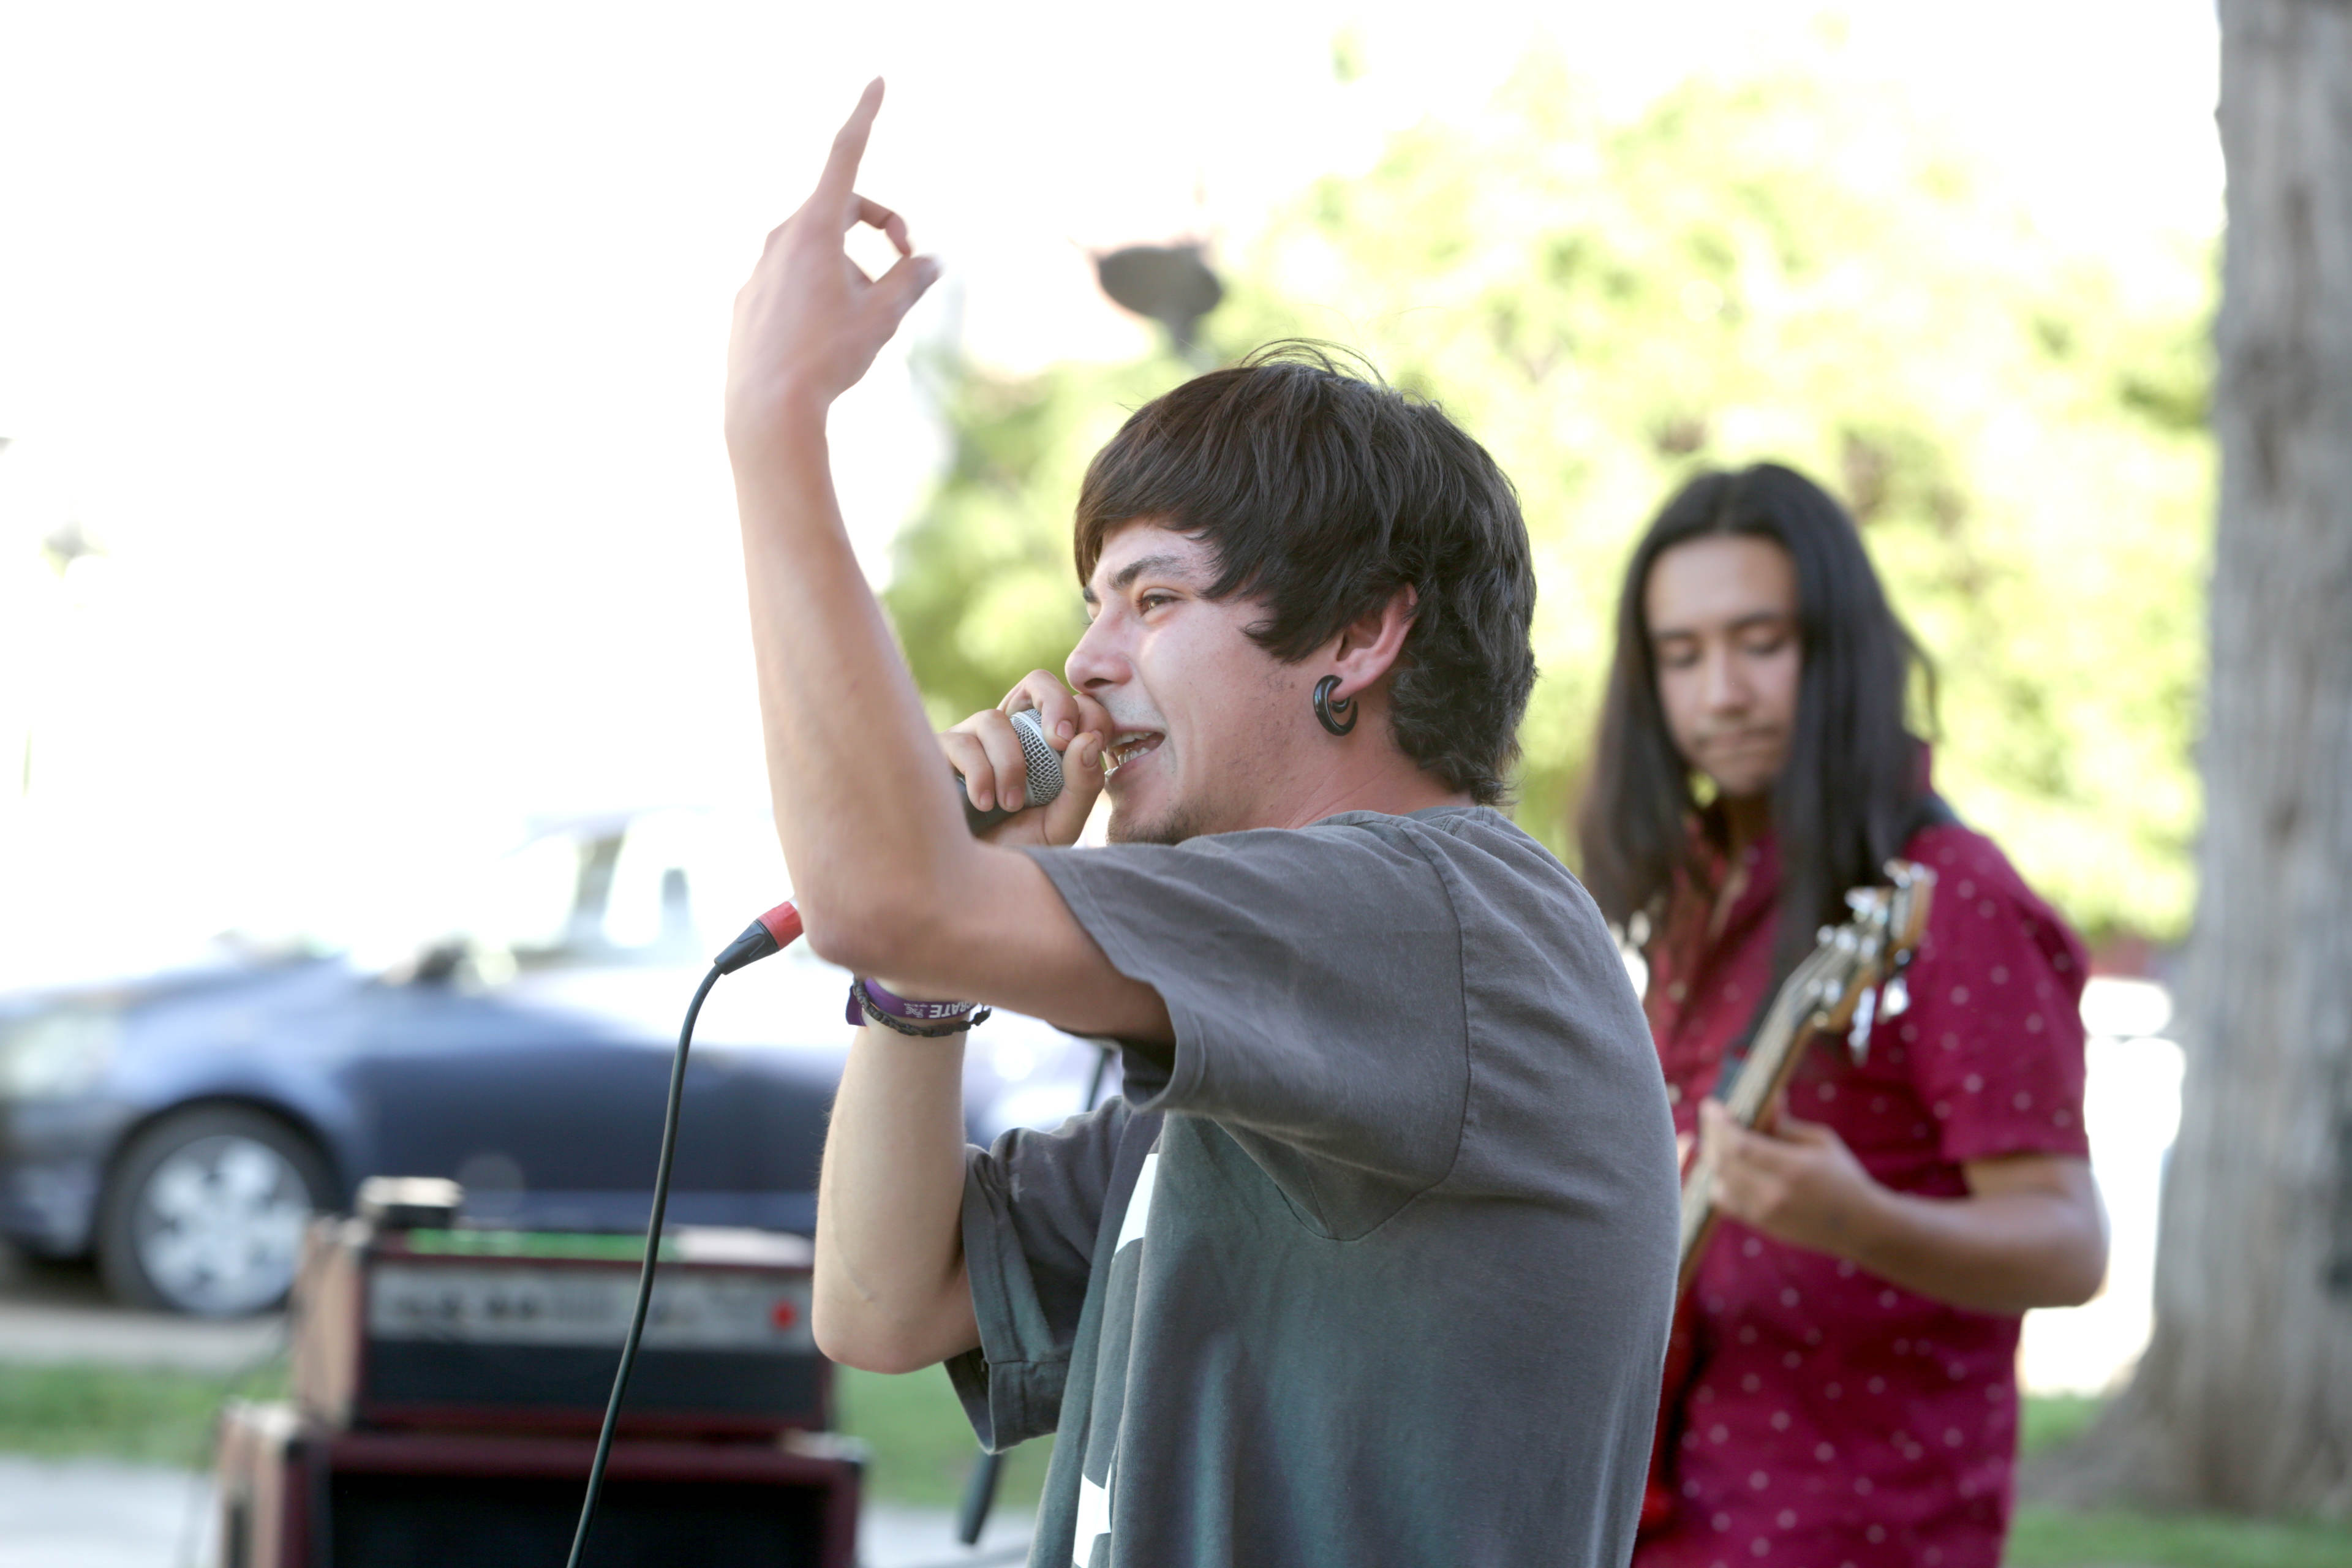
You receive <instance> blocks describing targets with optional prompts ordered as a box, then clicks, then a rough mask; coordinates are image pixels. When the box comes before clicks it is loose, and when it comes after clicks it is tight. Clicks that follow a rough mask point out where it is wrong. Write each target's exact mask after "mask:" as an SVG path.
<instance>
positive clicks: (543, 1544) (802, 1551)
mask: <svg viewBox="0 0 2352 1568" xmlns="http://www.w3.org/2000/svg"><path fill="white" fill-rule="evenodd" d="M595 1447H596V1445H595V1444H594V1442H593V1441H592V1440H590V1439H587V1438H583V1437H523V1436H497V1435H488V1434H482V1433H471V1434H464V1433H457V1434H453V1433H442V1432H353V1431H338V1430H335V1429H333V1428H331V1427H329V1426H324V1425H322V1424H321V1423H320V1422H318V1421H316V1420H313V1419H310V1418H308V1417H306V1416H304V1415H302V1414H301V1413H300V1412H299V1411H298V1410H296V1409H295V1408H294V1407H293V1406H292V1405H283V1404H277V1405H247V1404H244V1403H242V1402H235V1401H233V1402H231V1404H230V1405H228V1407H227V1408H226V1410H225V1411H224V1412H223V1413H222V1415H221V1431H220V1447H219V1461H218V1477H219V1487H220V1508H221V1556H220V1562H221V1564H222V1568H421V1565H425V1564H430V1565H431V1568H515V1565H516V1564H520V1563H562V1561H563V1560H564V1555H565V1553H566V1552H569V1551H570V1550H571V1546H572V1527H573V1525H574V1524H575V1523H576V1522H577V1521H578V1519H579V1514H580V1499H581V1494H582V1491H583V1489H584V1488H585V1486H586V1485H587V1480H588V1464H589V1460H590V1458H592V1457H593V1454H594V1452H595ZM857 1494H858V1467H857V1464H856V1461H855V1459H853V1458H850V1457H848V1454H847V1453H846V1451H845V1445H844V1444H843V1443H842V1440H841V1439H838V1438H835V1437H833V1436H829V1435H827V1434H824V1433H818V1432H790V1433H786V1434H784V1435H783V1436H782V1437H781V1438H779V1439H777V1440H776V1441H774V1442H773V1443H766V1444H762V1443H748V1442H747V1443H680V1442H634V1441H621V1442H615V1443H614V1445H613V1454H612V1459H611V1462H610V1465H609V1467H608V1468H607V1469H606V1471H605V1480H604V1496H603V1498H602V1500H600V1501H599V1502H598V1504H597V1509H596V1522H595V1526H594V1528H593V1531H591V1532H590V1534H589V1538H588V1550H587V1552H586V1553H585V1555H584V1558H583V1562H584V1563H586V1564H588V1565H589V1568H655V1565H656V1564H663V1565H667V1564H672V1563H693V1564H695V1565H696V1568H855V1564H856V1561H857Z"/></svg>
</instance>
